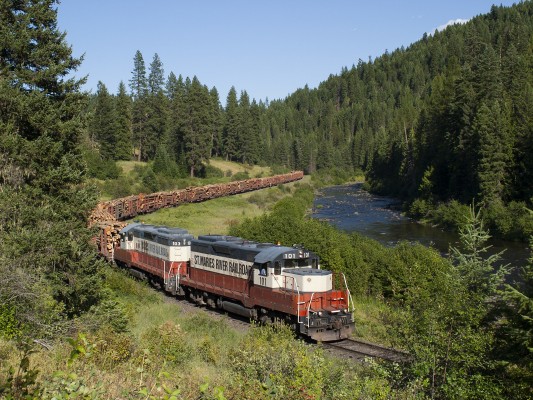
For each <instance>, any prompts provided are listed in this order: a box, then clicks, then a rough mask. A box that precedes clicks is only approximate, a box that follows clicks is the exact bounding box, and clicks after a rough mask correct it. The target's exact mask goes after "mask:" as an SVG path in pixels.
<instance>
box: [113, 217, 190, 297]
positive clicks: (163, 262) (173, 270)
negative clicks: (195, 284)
mask: <svg viewBox="0 0 533 400" xmlns="http://www.w3.org/2000/svg"><path fill="white" fill-rule="evenodd" d="M192 239H194V236H193V235H191V234H189V233H188V232H187V231H186V230H184V229H179V228H167V227H162V226H153V225H145V224H141V223H133V224H129V225H127V226H126V227H125V228H123V229H122V230H121V231H120V246H119V247H116V248H115V249H114V260H115V262H116V263H117V264H120V265H122V266H125V267H128V268H130V269H131V272H132V273H133V275H135V276H137V277H139V278H142V279H147V278H151V279H152V281H154V282H159V281H162V282H163V283H165V284H166V283H169V282H171V281H172V282H175V281H176V279H174V278H175V277H177V276H180V275H187V273H188V271H187V268H188V266H189V260H190V257H191V240H192ZM176 289H177V287H176V286H175V287H174V290H176ZM167 290H170V289H167ZM170 291H172V290H170Z"/></svg>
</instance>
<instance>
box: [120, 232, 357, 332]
mask: <svg viewBox="0 0 533 400" xmlns="http://www.w3.org/2000/svg"><path fill="white" fill-rule="evenodd" d="M119 234H120V240H119V241H118V242H117V244H116V245H115V246H114V248H113V251H112V258H113V260H114V261H115V262H116V263H117V264H118V265H120V266H122V267H125V268H127V269H128V270H129V271H130V272H131V273H132V274H133V275H135V276H137V277H139V278H141V279H147V280H150V281H151V282H153V283H154V284H156V285H158V286H160V287H162V288H164V290H166V291H167V292H169V293H171V294H173V295H176V296H185V297H187V298H189V299H190V300H192V301H194V302H196V303H197V304H201V305H206V306H208V307H211V308H215V309H220V310H225V311H227V312H229V313H233V314H237V315H241V316H244V317H246V318H249V319H251V320H254V321H257V322H259V323H271V322H277V321H279V322H281V321H282V322H285V323H288V324H289V325H290V326H291V327H292V328H293V329H294V330H295V331H296V332H297V333H299V334H301V335H302V336H304V337H308V338H310V339H313V340H317V341H333V340H340V339H345V338H347V337H348V336H350V335H351V334H352V332H353V330H354V320H353V312H352V310H351V309H350V308H351V306H352V301H351V298H350V292H349V290H348V288H347V286H346V280H345V279H344V276H343V275H342V274H340V275H338V276H337V278H340V279H337V280H338V281H340V283H341V285H343V286H344V289H335V288H334V287H335V285H334V284H335V282H334V280H335V279H334V274H333V273H332V272H331V271H326V270H322V269H320V265H319V259H318V257H317V255H316V254H314V253H313V252H311V251H309V250H306V249H304V248H303V247H301V246H293V247H286V246H281V245H279V244H273V243H257V242H253V241H248V240H244V239H242V238H238V237H233V236H223V235H202V236H198V237H197V238H195V237H194V236H193V235H191V234H189V233H188V232H187V231H186V230H183V229H179V228H169V227H163V226H153V225H145V224H141V223H132V224H129V225H126V226H125V227H124V228H122V229H121V230H120V232H119Z"/></svg>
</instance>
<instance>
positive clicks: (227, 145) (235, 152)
mask: <svg viewBox="0 0 533 400" xmlns="http://www.w3.org/2000/svg"><path fill="white" fill-rule="evenodd" d="M223 142H224V156H225V157H226V159H227V160H237V159H238V157H239V156H240V151H239V103H238V102H237V91H236V90H235V88H234V87H233V86H232V87H231V89H230V90H229V92H228V97H227V98H226V121H225V125H224V134H223Z"/></svg>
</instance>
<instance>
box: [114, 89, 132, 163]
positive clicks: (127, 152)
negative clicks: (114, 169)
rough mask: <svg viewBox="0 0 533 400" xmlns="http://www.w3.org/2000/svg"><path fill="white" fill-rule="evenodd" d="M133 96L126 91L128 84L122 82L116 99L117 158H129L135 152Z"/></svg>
mask: <svg viewBox="0 0 533 400" xmlns="http://www.w3.org/2000/svg"><path fill="white" fill-rule="evenodd" d="M131 108H132V103H131V98H130V96H129V95H128V93H127V92H126V85H124V83H123V82H120V84H119V86H118V94H117V96H116V99H115V109H116V118H117V123H116V125H117V126H116V138H117V139H116V149H115V159H116V160H129V159H131V156H132V154H133V140H132V114H131Z"/></svg>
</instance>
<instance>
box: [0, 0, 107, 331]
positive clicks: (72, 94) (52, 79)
mask: <svg viewBox="0 0 533 400" xmlns="http://www.w3.org/2000/svg"><path fill="white" fill-rule="evenodd" d="M56 4H57V2H56V1H54V0H21V1H15V2H13V1H3V2H1V6H0V41H1V46H0V71H2V73H1V75H2V78H1V79H0V165H1V167H0V168H1V170H2V173H1V174H0V302H1V303H2V304H4V305H10V304H14V303H16V308H15V310H16V312H15V315H16V317H17V320H18V322H19V323H20V325H19V328H20V330H21V331H22V332H26V333H27V334H28V335H31V337H34V338H35V337H39V336H45V335H48V336H50V335H54V334H56V333H57V332H59V331H58V330H57V328H58V322H60V321H61V320H62V319H63V318H64V317H65V316H74V315H78V314H80V313H82V312H84V311H86V310H88V309H89V308H90V307H91V306H93V305H95V304H96V303H97V302H98V301H99V299H101V296H102V292H101V283H100V282H101V280H100V278H99V276H98V268H99V265H100V264H99V263H98V262H97V261H96V258H95V254H94V251H93V249H92V248H91V247H90V245H89V238H90V236H91V232H90V231H89V230H88V229H87V225H86V224H87V217H88V214H89V212H90V210H91V209H92V208H93V207H94V205H95V204H96V192H95V190H93V188H92V187H90V186H88V185H87V183H86V180H85V179H86V178H85V167H84V163H83V160H82V157H81V154H80V137H81V132H82V131H83V128H84V127H83V125H82V122H83V118H82V112H83V110H84V108H85V107H86V97H85V95H83V94H82V93H81V92H80V87H81V85H82V84H83V83H84V79H77V78H74V77H72V73H73V72H75V71H76V69H77V68H78V67H79V65H80V63H81V60H80V59H77V58H74V57H73V56H72V49H71V47H70V46H69V45H68V44H67V43H66V41H65V33H63V32H61V31H59V30H58V28H57V7H56ZM36 288H38V290H35V289H36ZM0 318H1V317H0Z"/></svg>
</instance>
